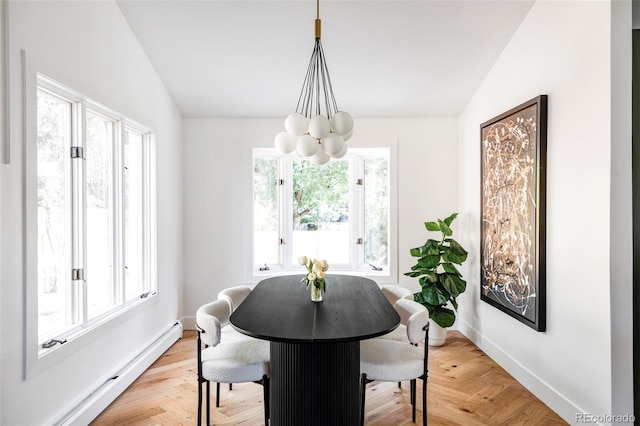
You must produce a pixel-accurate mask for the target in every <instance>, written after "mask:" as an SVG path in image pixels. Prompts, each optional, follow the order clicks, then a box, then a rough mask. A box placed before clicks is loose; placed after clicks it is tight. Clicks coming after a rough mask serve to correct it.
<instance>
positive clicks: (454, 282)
mask: <svg viewBox="0 0 640 426" xmlns="http://www.w3.org/2000/svg"><path fill="white" fill-rule="evenodd" d="M440 283H442V286H443V287H444V288H445V289H446V290H447V291H448V292H449V294H450V295H451V297H458V295H459V294H460V293H462V292H463V291H464V290H465V288H466V287H467V283H466V282H465V281H464V280H462V279H460V277H458V276H457V275H454V274H441V275H440Z"/></svg>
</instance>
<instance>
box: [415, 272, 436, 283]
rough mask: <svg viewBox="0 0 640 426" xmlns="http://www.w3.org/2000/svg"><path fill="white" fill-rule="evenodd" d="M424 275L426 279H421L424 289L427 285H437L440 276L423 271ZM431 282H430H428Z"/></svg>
mask: <svg viewBox="0 0 640 426" xmlns="http://www.w3.org/2000/svg"><path fill="white" fill-rule="evenodd" d="M422 275H424V277H421V278H420V280H419V281H420V286H421V287H423V286H425V285H430V284H432V283H435V282H437V281H438V274H436V273H435V272H433V271H423V272H422ZM427 280H429V281H427Z"/></svg>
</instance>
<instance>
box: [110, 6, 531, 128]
mask: <svg viewBox="0 0 640 426" xmlns="http://www.w3.org/2000/svg"><path fill="white" fill-rule="evenodd" d="M118 5H119V7H120V9H121V10H122V13H123V15H124V17H125V18H126V20H127V21H128V23H129V25H130V26H131V28H132V30H133V32H134V33H135V35H136V36H137V38H138V40H139V41H140V44H141V45H142V47H143V48H144V50H145V51H146V53H147V55H148V57H149V59H150V60H151V62H152V63H153V65H154V67H155V69H156V70H157V72H158V74H159V76H160V78H161V79H162V80H163V81H164V83H165V85H166V87H167V89H168V90H169V93H170V94H171V96H172V97H173V99H174V101H175V102H176V104H177V106H178V108H179V109H180V111H181V113H182V115H183V116H184V117H284V116H286V115H287V114H289V113H291V112H293V110H294V109H295V106H296V103H297V101H298V96H299V94H300V89H301V87H302V81H303V79H304V75H305V73H306V70H307V64H308V61H309V58H310V56H311V52H312V50H313V43H314V19H315V17H316V2H315V1H312V0H311V1H310V0H291V1H270V0H259V1H244V0H234V1H218V0H199V1H187V0H118ZM532 5H533V0H499V1H484V0H470V1H462V0H448V1H424V0H423V1H420V0H414V1H400V0H394V1H366V0H359V1H343V0H328V1H322V2H321V3H320V18H321V19H322V44H323V47H324V52H325V56H326V59H327V65H328V67H329V71H330V73H331V81H332V84H333V88H334V93H335V97H336V100H337V103H338V107H339V109H341V110H345V111H349V112H351V113H352V114H353V115H354V116H355V117H417V116H430V117H438V116H457V115H458V114H459V113H460V112H461V111H462V109H463V108H464V106H465V105H466V103H467V102H468V100H469V98H470V97H471V96H472V95H473V93H474V91H475V90H476V88H477V87H478V85H479V84H480V82H481V81H482V80H483V78H484V76H485V75H486V74H487V72H488V71H489V69H490V68H491V66H492V65H493V63H494V62H495V60H496V59H497V57H498V56H499V55H500V53H501V52H502V50H503V48H504V46H505V45H506V44H507V42H508V41H509V39H510V38H511V36H512V34H513V33H514V32H515V30H516V29H517V28H518V26H519V25H520V23H521V21H522V19H523V18H524V16H525V15H526V14H527V12H528V11H529V9H530V8H531V6H532Z"/></svg>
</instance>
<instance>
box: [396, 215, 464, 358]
mask: <svg viewBox="0 0 640 426" xmlns="http://www.w3.org/2000/svg"><path fill="white" fill-rule="evenodd" d="M457 216H458V213H453V214H452V215H451V216H449V217H448V218H446V219H444V220H441V219H438V220H437V221H436V222H425V223H424V226H425V228H427V231H432V232H440V234H441V237H440V238H439V239H431V238H430V239H428V240H427V241H426V242H425V243H424V244H423V245H422V246H420V247H416V248H412V249H411V250H410V253H411V256H413V257H417V258H418V261H417V263H416V264H415V265H414V266H413V267H412V268H411V272H406V273H405V275H407V276H409V277H415V278H418V280H419V282H420V287H421V288H422V289H421V291H419V292H417V293H414V295H413V298H414V300H415V301H416V302H418V303H420V304H422V305H423V306H425V307H426V308H427V309H429V318H430V320H431V325H430V326H433V324H434V323H435V324H437V326H435V327H433V328H432V329H431V330H430V332H429V344H430V345H431V346H439V345H442V344H444V340H445V338H446V332H447V330H446V328H447V327H451V326H452V325H453V323H454V322H455V320H456V314H455V311H457V310H458V302H457V301H456V298H457V297H458V295H460V293H462V292H463V291H465V289H466V287H467V282H466V281H465V280H464V279H462V274H461V273H460V271H458V268H456V266H455V265H461V264H462V263H463V262H464V261H465V260H466V259H467V254H468V252H467V251H466V250H465V249H464V248H463V247H462V246H461V245H460V243H458V242H457V241H456V240H454V239H453V238H451V237H452V236H453V231H452V230H451V223H452V222H453V220H454V219H455V218H456V217H457ZM449 305H450V306H451V307H452V308H453V309H451V308H450V307H449ZM439 327H441V329H439Z"/></svg>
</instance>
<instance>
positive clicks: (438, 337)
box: [429, 320, 448, 346]
mask: <svg viewBox="0 0 640 426" xmlns="http://www.w3.org/2000/svg"><path fill="white" fill-rule="evenodd" d="M447 331H448V330H447V329H446V328H443V327H440V326H439V325H438V324H436V323H435V322H433V321H432V320H429V346H442V345H444V342H445V340H447Z"/></svg>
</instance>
